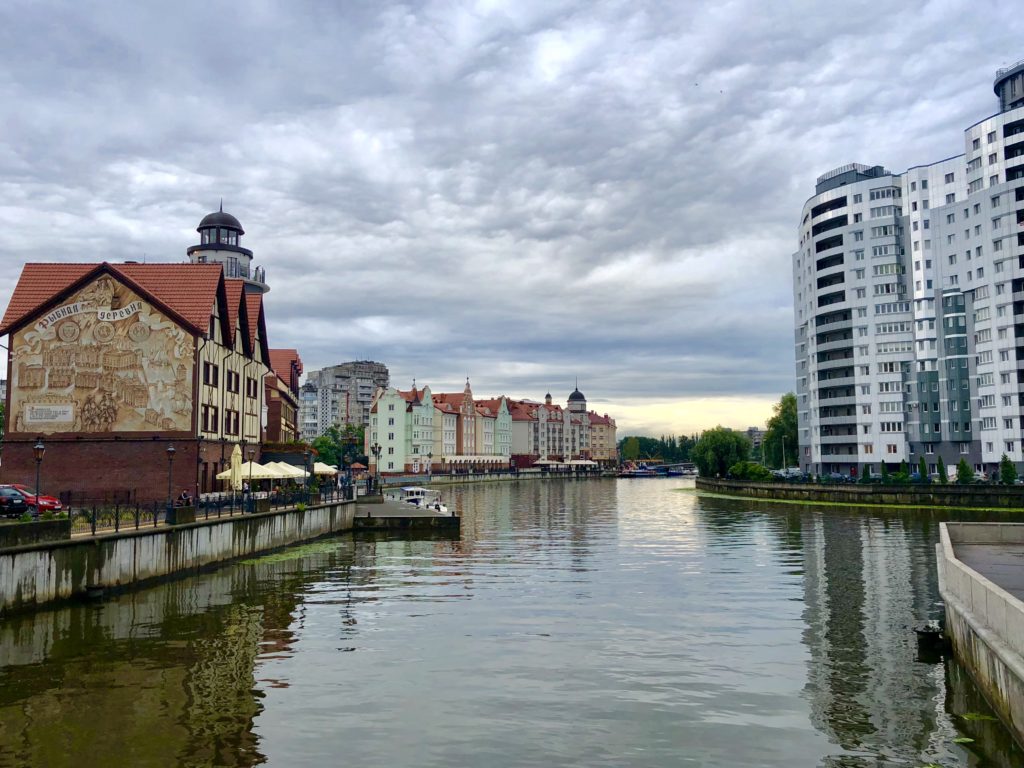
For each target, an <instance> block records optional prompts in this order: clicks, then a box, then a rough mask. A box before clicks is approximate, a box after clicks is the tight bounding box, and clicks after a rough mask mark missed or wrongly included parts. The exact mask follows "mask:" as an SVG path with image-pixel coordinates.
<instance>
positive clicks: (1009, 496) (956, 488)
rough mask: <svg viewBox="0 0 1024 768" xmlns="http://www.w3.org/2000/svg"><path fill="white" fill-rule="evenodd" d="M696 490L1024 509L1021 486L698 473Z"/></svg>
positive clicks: (797, 498)
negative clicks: (767, 479)
mask: <svg viewBox="0 0 1024 768" xmlns="http://www.w3.org/2000/svg"><path fill="white" fill-rule="evenodd" d="M697 490H701V491H713V492H715V493H727V494H730V495H732V496H749V497H751V498H754V499H782V500H785V501H811V502H814V501H824V502H830V503H836V504H880V505H902V506H913V507H986V508H995V509H1020V510H1021V511H1024V486H999V485H937V484H934V483H933V484H931V485H857V484H848V485H814V484H810V483H806V484H805V483H748V482H744V481H742V480H719V479H717V478H716V479H713V478H705V477H698V478H697Z"/></svg>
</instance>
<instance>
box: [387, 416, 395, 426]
mask: <svg viewBox="0 0 1024 768" xmlns="http://www.w3.org/2000/svg"><path fill="white" fill-rule="evenodd" d="M388 426H389V427H393V426H395V417H394V416H389V417H388Z"/></svg>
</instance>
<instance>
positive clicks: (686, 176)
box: [0, 0, 1022, 403]
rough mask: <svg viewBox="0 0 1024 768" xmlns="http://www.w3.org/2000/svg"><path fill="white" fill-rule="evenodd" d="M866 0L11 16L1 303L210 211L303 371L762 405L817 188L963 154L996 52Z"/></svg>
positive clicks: (775, 386)
mask: <svg viewBox="0 0 1024 768" xmlns="http://www.w3.org/2000/svg"><path fill="white" fill-rule="evenodd" d="M893 5H894V7H891V8H885V9H881V10H880V9H879V7H878V6H877V4H875V3H867V2H857V3H847V4H843V6H842V7H839V6H834V7H833V6H828V5H826V4H821V3H787V4H782V6H781V7H778V8H776V7H774V6H771V5H765V4H763V3H753V2H730V3H721V4H718V3H716V4H665V3H653V2H650V3H645V2H628V3H627V2H594V1H593V0H588V1H587V2H568V1H566V2H550V1H549V2H543V3H540V2H537V3H531V2H516V3H509V4H503V3H498V2H477V3H463V2H427V3H415V2H407V3H387V2H365V3H345V4H342V5H340V6H339V7H338V8H331V7H330V6H329V4H324V3H313V2H259V3H253V4H246V5H244V6H238V5H234V4H226V3H223V4H222V3H205V2H204V3H192V2H180V3H176V4H175V6H174V8H173V12H172V11H170V10H168V9H167V6H165V5H164V4H157V3H146V2H142V3H133V4H109V3H83V2H67V3H15V4H7V5H5V7H4V8H3V9H0V43H2V45H0V59H2V60H3V64H4V66H3V70H2V71H3V73H4V74H3V75H2V77H0V95H2V97H3V103H4V105H5V107H6V109H5V113H6V114H5V120H4V130H3V132H2V133H0V258H2V259H3V266H4V267H5V269H4V270H3V271H2V273H0V301H3V302H4V303H6V299H7V297H9V295H10V291H11V290H12V288H13V284H14V281H15V280H16V278H17V275H18V273H19V272H20V266H21V264H22V263H24V262H26V261H41V260H46V261H85V260H99V259H108V260H119V259H139V258H146V259H148V260H155V261H170V260H176V259H181V258H184V250H185V248H186V247H187V246H188V245H190V244H192V243H193V242H195V239H196V234H195V232H194V227H195V225H196V223H198V221H199V219H200V218H201V217H202V216H203V215H204V214H205V213H206V212H208V211H209V210H212V209H213V208H214V207H215V206H216V205H217V202H218V201H219V199H220V198H221V197H223V198H224V200H225V207H226V208H227V209H228V210H230V211H231V212H232V213H234V214H235V215H237V216H238V217H239V219H240V220H241V221H242V223H243V225H244V226H245V228H246V231H247V235H246V238H245V244H246V245H247V246H248V247H250V248H252V249H253V250H254V251H255V252H256V260H257V262H258V263H261V264H263V265H264V266H265V267H266V268H267V275H268V281H269V282H270V284H271V286H272V291H271V293H270V295H269V296H268V304H267V309H268V319H269V322H270V334H271V344H272V345H273V346H286V347H291V346H294V347H297V348H299V350H300V351H301V354H302V356H303V359H304V360H305V362H306V364H307V367H310V368H313V367H319V366H321V365H326V364H331V363H335V362H339V361H341V360H345V359H353V358H373V359H378V360H382V361H384V362H386V363H388V364H389V365H390V366H391V368H392V373H393V375H394V377H395V379H396V380H397V381H400V382H401V381H404V380H405V379H406V378H411V377H413V376H415V377H417V379H418V380H419V381H420V382H431V383H433V382H438V383H446V384H448V383H454V382H457V381H459V380H461V378H462V377H463V376H465V375H467V374H468V375H470V376H472V378H473V381H474V386H475V388H477V389H478V390H480V391H484V392H498V391H506V392H509V393H512V394H517V395H536V394H539V393H541V392H543V391H546V390H547V389H549V388H555V389H556V390H557V388H558V387H561V388H563V389H565V388H567V387H568V385H569V384H570V383H571V382H572V381H573V379H574V377H575V376H579V377H580V378H581V382H583V381H585V382H587V383H588V387H587V388H585V389H586V391H587V392H588V394H593V395H599V396H600V397H601V398H602V399H604V400H605V401H607V402H612V403H614V402H615V401H616V399H617V398H646V397H649V398H654V399H659V400H662V401H665V400H672V399H675V398H687V397H707V396H771V397H775V396H777V395H778V394H779V393H781V392H783V391H785V390H787V389H789V388H791V386H792V377H793V371H792V346H791V339H792V296H791V286H790V279H789V274H790V268H789V259H790V254H791V252H792V251H793V249H794V247H795V224H796V218H797V216H798V213H799V210H800V206H801V205H802V203H803V200H804V199H805V198H806V197H808V196H809V195H810V194H812V192H813V184H814V178H815V177H816V176H817V175H818V174H820V173H822V172H824V171H826V170H828V169H830V168H832V167H835V166H838V165H842V164H844V163H846V162H850V161H859V162H869V163H880V164H886V165H888V166H890V167H892V168H893V169H895V170H901V169H903V168H905V167H907V166H909V165H914V164H918V163H922V162H931V161H934V160H936V159H939V158H941V157H945V156H948V155H952V154H956V153H958V152H960V151H962V147H961V139H960V132H961V131H962V129H963V128H965V127H967V126H968V125H970V124H971V123H973V122H976V121H977V120H979V119H981V118H982V117H984V116H985V115H987V114H989V113H991V112H993V111H994V110H995V101H994V98H993V96H992V94H991V91H990V89H989V87H988V86H989V83H990V81H991V77H992V75H993V71H994V70H995V69H996V68H997V67H999V66H1001V65H1004V64H1006V63H1007V62H1008V61H1011V60H1015V59H1017V58H1019V57H1020V56H1021V54H1022V49H1021V48H1020V46H1019V38H1018V36H1017V35H1016V34H1014V30H1015V29H1016V24H1015V22H1016V20H1017V19H1016V13H1015V8H1014V7H1013V6H1012V4H1000V3H993V4H991V5H989V6H988V7H987V10H986V12H985V14H984V16H985V18H984V24H982V19H981V18H979V14H978V9H977V6H976V4H968V3H966V2H932V3H928V4H926V5H925V6H923V7H920V8H916V7H915V8H913V9H910V8H908V9H907V10H902V9H901V8H900V7H898V5H899V4H893ZM557 391H560V390H557Z"/></svg>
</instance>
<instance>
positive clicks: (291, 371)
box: [270, 349, 302, 392]
mask: <svg viewBox="0 0 1024 768" xmlns="http://www.w3.org/2000/svg"><path fill="white" fill-rule="evenodd" d="M270 367H271V368H272V369H273V371H274V373H276V374H277V375H278V377H279V378H280V379H281V381H283V382H284V383H285V384H286V385H288V387H289V389H291V390H292V391H294V392H298V390H299V376H301V375H302V358H301V357H299V350H297V349H272V350H270Z"/></svg>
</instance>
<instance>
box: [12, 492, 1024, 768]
mask: <svg viewBox="0 0 1024 768" xmlns="http://www.w3.org/2000/svg"><path fill="white" fill-rule="evenodd" d="M686 486H687V483H685V482H684V481H675V480H672V479H668V480H648V479H642V480H599V481H598V480H591V481H552V482H527V481H522V482H519V483H515V484H494V485H490V486H486V487H466V488H456V489H451V490H446V491H445V492H444V493H445V497H446V498H445V500H446V501H447V503H449V504H454V505H455V507H456V508H457V510H458V511H459V512H460V513H461V514H462V515H463V529H462V533H461V536H460V537H458V538H457V539H451V538H435V539H431V540H415V541H412V540H408V539H403V538H401V537H393V536H388V537H352V536H341V537H337V538H332V539H326V540H320V541H317V542H315V543H313V544H309V545H305V546H297V547H294V548H291V549H288V550H285V551H282V552H278V553H274V554H271V555H268V556H265V557H261V558H256V559H253V560H250V561H244V562H239V563H235V564H232V565H230V566H227V567H225V568H222V569H219V570H217V571H214V572H212V573H207V574H202V575H198V576H194V577H189V578H186V579H181V580H177V581H173V582H170V583H168V584H165V585H161V586H158V587H154V588H151V589H146V590H142V591H138V592H134V593H129V594H123V595H120V596H116V597H113V598H111V599H108V600H104V601H99V602H95V603H91V604H81V605H74V606H71V607H65V608H60V609H55V610H47V611H40V612H37V613H33V614H26V615H20V616H16V617H12V618H8V619H6V620H4V621H3V622H2V623H0V766H24V765H33V766H35V765H38V766H62V765H74V766H78V767H80V768H88V767H89V766H121V765H125V766H178V765H181V766H213V765H217V766H250V765H257V764H261V763H266V764H269V765H274V766H300V767H302V766H330V765H352V766H360V767H362V766H495V767H499V768H500V767H501V766H570V765H571V766H723V767H724V766H728V767H729V768H736V767H738V766H787V767H789V766H837V767H838V766H848V767H859V766H920V765H925V764H928V763H934V764H936V765H941V766H945V767H947V768H951V767H952V766H1000V767H1003V766H1020V765H1024V755H1022V753H1021V752H1020V751H1018V750H1017V748H1016V747H1014V745H1013V743H1012V741H1011V739H1010V738H1009V737H1008V735H1007V733H1006V731H1005V730H1004V729H1003V727H1002V726H1001V725H1000V724H999V723H998V722H995V721H993V720H991V719H988V718H989V717H990V712H989V710H988V709H987V708H986V707H985V705H984V702H983V701H982V700H981V699H980V696H979V695H978V693H977V691H976V690H975V689H974V687H973V686H972V685H971V683H970V681H969V679H968V678H967V677H966V675H965V674H964V672H963V670H962V669H961V668H960V667H959V666H958V665H956V664H955V663H954V662H950V661H946V662H943V661H937V660H934V659H932V660H923V661H922V660H918V658H917V649H916V643H915V639H914V636H913V633H912V628H913V627H914V626H917V625H921V624H923V623H924V622H925V621H926V620H928V619H930V618H937V617H938V616H939V615H940V613H941V607H940V606H939V605H938V603H937V601H938V599H939V598H938V592H937V584H936V578H935V553H934V545H935V542H936V541H937V539H938V522H937V518H933V517H920V516H911V515H902V516H901V515H898V514H892V515H884V514H874V513H870V512H865V511H863V510H858V511H852V510H849V509H845V508H839V507H829V508H818V507H809V506H794V505H779V504H766V503H763V502H751V501H740V500H729V499H722V498H716V497H709V496H706V495H703V494H698V493H696V492H695V491H694V490H693V489H692V483H690V484H689V486H690V487H688V488H687V487H686ZM957 739H973V741H971V742H965V743H957V742H956V740H957Z"/></svg>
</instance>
